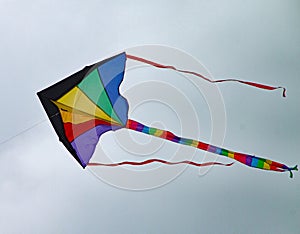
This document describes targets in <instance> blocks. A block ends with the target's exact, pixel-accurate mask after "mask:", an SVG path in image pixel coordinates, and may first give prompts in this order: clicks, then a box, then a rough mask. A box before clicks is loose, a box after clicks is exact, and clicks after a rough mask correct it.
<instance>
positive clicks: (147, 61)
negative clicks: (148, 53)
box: [126, 54, 286, 97]
mask: <svg viewBox="0 0 300 234" xmlns="http://www.w3.org/2000/svg"><path fill="white" fill-rule="evenodd" d="M126 57H127V58H129V59H132V60H136V61H139V62H142V63H146V64H149V65H151V66H154V67H157V68H166V69H171V70H174V71H178V72H182V73H186V74H191V75H194V76H197V77H200V78H202V79H204V80H206V81H208V82H210V83H221V82H227V81H233V82H239V83H242V84H245V85H249V86H253V87H256V88H260V89H265V90H275V89H282V90H283V91H282V96H283V97H286V88H285V87H282V86H277V87H275V86H269V85H265V84H260V83H255V82H250V81H244V80H238V79H233V78H230V79H220V80H211V79H209V78H207V77H205V76H203V75H201V74H200V73H197V72H193V71H188V70H182V69H178V68H176V67H174V66H171V65H163V64H160V63H156V62H153V61H150V60H147V59H144V58H141V57H137V56H134V55H130V54H126Z"/></svg>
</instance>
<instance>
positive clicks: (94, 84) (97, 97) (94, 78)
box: [78, 69, 122, 124]
mask: <svg viewBox="0 0 300 234" xmlns="http://www.w3.org/2000/svg"><path fill="white" fill-rule="evenodd" d="M78 87H79V88H80V89H81V90H82V91H83V92H84V93H85V94H86V95H87V96H88V97H89V98H90V99H91V100H92V101H93V102H94V103H95V104H96V105H97V106H98V107H100V108H101V109H102V110H103V111H104V112H105V113H106V114H108V115H109V116H110V117H111V118H112V119H113V120H115V121H117V122H119V123H120V124H122V123H121V121H120V119H119V118H118V116H117V115H116V113H115V112H114V110H113V108H112V105H111V102H110V99H109V98H108V96H107V93H106V91H105V89H104V87H103V84H102V82H101V79H100V76H99V74H98V71H97V69H94V70H93V71H92V72H91V73H90V74H89V75H87V76H86V77H85V78H84V79H83V80H82V81H81V82H80V83H79V84H78Z"/></svg>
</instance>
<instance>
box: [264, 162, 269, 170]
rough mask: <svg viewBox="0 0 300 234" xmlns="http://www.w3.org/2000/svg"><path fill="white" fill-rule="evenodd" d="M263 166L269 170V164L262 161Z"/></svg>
mask: <svg viewBox="0 0 300 234" xmlns="http://www.w3.org/2000/svg"><path fill="white" fill-rule="evenodd" d="M263 168H264V169H266V170H270V164H268V163H266V162H264V165H263Z"/></svg>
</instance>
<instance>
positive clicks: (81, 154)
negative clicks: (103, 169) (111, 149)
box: [38, 52, 298, 177]
mask: <svg viewBox="0 0 300 234" xmlns="http://www.w3.org/2000/svg"><path fill="white" fill-rule="evenodd" d="M126 59H132V60H136V61H139V62H142V63H146V64H149V65H151V66H154V67H157V68H166V69H173V70H176V71H178V72H183V73H188V74H192V75H195V76H198V77H200V78H202V79H205V80H206V81H208V82H212V83H218V82H225V81H235V82H240V83H243V84H246V85H250V86H254V87H257V88H261V89H265V90H275V89H282V90H283V96H285V88H283V87H273V86H268V85H262V84H258V83H254V82H248V81H241V80H236V79H229V80H215V81H213V80H210V79H208V78H206V77H204V76H203V75H201V74H199V73H195V72H191V71H186V70H180V69H177V68H175V67H173V66H168V65H162V64H159V63H156V62H153V61H149V60H146V59H144V58H140V57H137V56H133V55H129V54H126V53H125V52H124V53H121V54H118V55H116V56H114V57H111V58H108V59H105V60H103V61H101V62H99V63H96V64H93V65H91V66H87V67H85V68H84V69H82V70H80V71H78V72H77V73H75V74H73V75H71V76H69V77H67V78H65V79H64V80H62V81H60V82H58V83H56V84H54V85H52V86H50V87H48V88H46V89H44V90H42V91H40V92H38V96H39V98H40V101H41V103H42V105H43V107H44V109H45V111H46V113H47V115H48V117H49V119H50V121H51V123H52V125H53V127H54V129H55V131H56V133H57V135H58V137H59V140H60V141H61V142H62V143H63V144H64V146H65V147H66V148H67V149H68V151H69V152H70V153H71V154H72V155H73V157H74V158H75V159H76V160H77V161H78V162H79V163H80V165H81V166H82V167H83V168H85V167H86V166H121V165H125V164H126V165H145V164H149V163H153V162H158V163H164V164H168V165H174V164H179V163H185V164H190V165H194V166H207V165H225V166H230V165H232V163H229V164H222V163H218V162H207V163H203V164H200V163H196V162H192V161H188V160H184V161H180V162H169V161H165V160H162V159H148V160H146V161H142V162H130V161H123V162H118V163H111V164H104V163H92V162H90V160H91V158H92V156H93V153H94V151H95V148H96V145H97V143H98V141H99V138H100V137H101V135H102V134H104V133H105V132H107V131H111V130H113V131H114V130H118V129H121V128H127V129H131V130H134V131H138V132H142V133H145V134H149V135H152V136H155V137H160V138H162V139H166V140H169V141H172V142H175V143H178V144H183V145H188V146H192V147H195V148H198V149H201V150H205V151H208V152H211V153H214V154H218V155H222V156H226V157H229V158H232V159H234V160H237V161H239V162H241V163H243V164H245V165H247V166H250V167H254V168H259V169H265V170H271V171H278V172H284V171H289V172H290V177H292V175H293V174H292V171H293V170H298V169H297V166H295V167H288V166H286V165H284V164H282V163H278V162H274V161H271V160H269V159H264V158H261V157H256V156H253V155H248V154H244V153H238V152H234V151H230V150H227V149H223V148H220V147H216V146H213V145H210V144H206V143H204V142H201V141H197V140H193V139H186V138H182V137H179V136H176V135H174V134H173V133H171V132H169V131H165V130H161V129H157V128H153V127H148V126H145V125H143V124H141V123H139V122H137V121H135V120H131V119H128V102H127V100H126V99H125V98H124V97H123V96H121V95H120V93H119V86H120V84H121V82H122V81H123V78H124V73H125V66H126Z"/></svg>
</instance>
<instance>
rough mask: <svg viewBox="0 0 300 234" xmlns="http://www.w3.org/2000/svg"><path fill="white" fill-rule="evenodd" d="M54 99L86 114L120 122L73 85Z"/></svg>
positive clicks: (116, 122)
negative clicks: (62, 94)
mask: <svg viewBox="0 0 300 234" xmlns="http://www.w3.org/2000/svg"><path fill="white" fill-rule="evenodd" d="M56 101H57V102H58V103H61V104H63V105H65V106H68V107H71V108H74V109H76V110H78V111H81V112H84V113H86V114H88V115H91V116H95V117H96V118H99V119H102V120H106V121H109V122H112V123H114V124H120V123H119V122H118V121H116V120H114V119H112V118H111V117H110V116H109V115H107V114H106V113H105V112H104V111H103V110H101V109H100V108H99V107H98V106H96V105H95V104H94V103H93V102H92V101H91V100H90V99H89V98H88V97H87V96H86V95H85V94H84V93H83V92H82V91H81V90H80V89H79V88H78V87H74V88H73V89H71V90H70V91H69V92H68V93H66V94H65V95H64V96H62V97H61V98H59V99H58V100H56Z"/></svg>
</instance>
